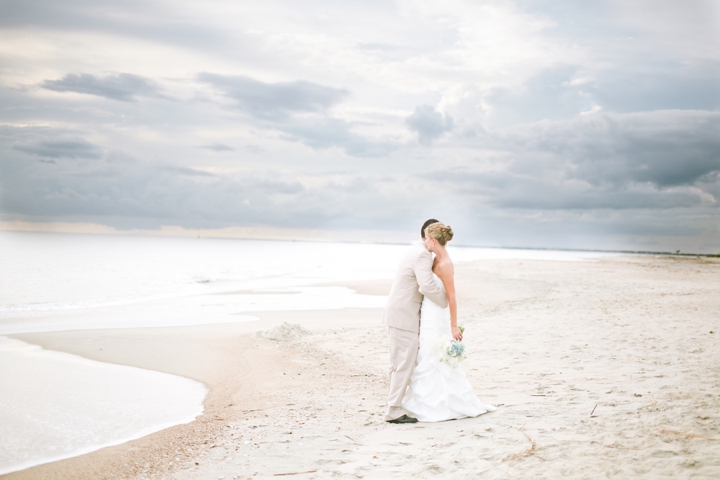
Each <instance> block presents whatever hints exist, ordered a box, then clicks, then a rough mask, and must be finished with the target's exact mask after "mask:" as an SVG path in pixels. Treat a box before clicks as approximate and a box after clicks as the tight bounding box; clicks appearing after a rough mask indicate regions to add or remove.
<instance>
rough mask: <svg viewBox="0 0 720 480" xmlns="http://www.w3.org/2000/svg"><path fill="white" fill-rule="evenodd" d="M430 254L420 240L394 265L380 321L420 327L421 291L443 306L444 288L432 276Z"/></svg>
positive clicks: (413, 328) (410, 328)
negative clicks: (394, 269) (394, 272)
mask: <svg viewBox="0 0 720 480" xmlns="http://www.w3.org/2000/svg"><path fill="white" fill-rule="evenodd" d="M432 264H433V257H432V253H430V252H429V251H428V250H427V248H425V245H424V244H423V243H419V242H418V243H417V244H413V246H412V247H411V248H410V250H409V251H408V253H407V254H406V255H405V257H403V259H402V261H401V262H400V264H399V265H398V270H397V274H396V275H395V280H394V281H393V284H392V288H391V289H390V295H389V297H388V301H387V305H386V306H385V312H384V313H383V324H385V325H387V326H389V327H395V328H398V329H400V330H407V331H409V332H419V331H420V305H421V304H422V300H423V295H424V296H426V297H429V298H430V300H432V301H433V302H435V303H437V304H438V305H440V306H442V307H447V305H448V300H447V296H446V295H445V291H444V290H443V289H442V288H440V287H439V286H438V285H437V284H436V283H435V281H434V279H433V273H432Z"/></svg>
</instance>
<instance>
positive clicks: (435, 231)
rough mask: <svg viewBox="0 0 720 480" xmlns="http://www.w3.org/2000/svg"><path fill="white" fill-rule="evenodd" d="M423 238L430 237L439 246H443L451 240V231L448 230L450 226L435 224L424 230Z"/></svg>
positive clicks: (450, 229)
mask: <svg viewBox="0 0 720 480" xmlns="http://www.w3.org/2000/svg"><path fill="white" fill-rule="evenodd" d="M425 236H426V237H432V238H434V239H435V240H437V241H438V242H439V243H440V245H443V246H445V244H446V243H447V242H449V241H450V240H452V238H453V231H452V228H450V225H445V224H444V223H441V222H437V223H433V224H432V225H429V226H428V227H427V228H426V229H425Z"/></svg>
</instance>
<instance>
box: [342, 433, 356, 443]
mask: <svg viewBox="0 0 720 480" xmlns="http://www.w3.org/2000/svg"><path fill="white" fill-rule="evenodd" d="M345 436H346V437H347V438H349V439H350V440H352V441H353V442H355V443H358V441H357V440H355V439H354V438H352V437H351V436H350V435H345Z"/></svg>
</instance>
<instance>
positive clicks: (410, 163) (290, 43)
mask: <svg viewBox="0 0 720 480" xmlns="http://www.w3.org/2000/svg"><path fill="white" fill-rule="evenodd" d="M561 3H562V2H561ZM563 5H564V6H562V8H561V6H560V4H558V3H557V2H553V3H552V4H547V5H546V4H542V3H534V4H532V5H529V4H525V3H522V2H519V3H512V2H469V1H468V2H463V1H456V2H438V3H428V2H413V1H399V2H395V3H387V4H378V5H374V4H366V5H362V6H361V5H358V4H356V3H352V2H351V3H346V4H343V3H340V4H338V3H332V4H328V3H325V2H311V3H308V4H304V5H303V6H302V7H301V6H299V5H296V4H294V3H292V2H265V3H263V4H262V5H256V6H254V7H252V8H251V7H248V6H247V5H239V4H236V3H235V2H227V3H223V2H221V3H219V4H215V6H214V7H213V8H212V9H210V8H205V7H204V6H203V5H202V4H196V5H178V6H176V7H173V9H169V7H168V6H166V5H165V4H163V3H157V2H139V3H132V4H127V3H126V2H122V3H119V2H105V3H104V4H102V5H97V4H95V3H93V2H86V1H79V0H73V1H69V2H62V3H57V2H39V1H31V2H22V3H17V2H8V1H0V13H3V15H0V18H2V20H0V39H2V42H0V45H3V46H2V47H0V64H2V65H3V68H2V69H1V70H0V125H1V126H0V220H5V221H12V220H21V221H35V222H50V221H63V222H67V221H76V222H93V223H99V224H103V225H109V226H113V227H117V228H124V229H132V228H144V229H148V228H149V229H152V228H159V227H160V226H163V225H172V226H179V227H184V228H189V229H193V228H195V229H212V228H227V227H244V226H250V225H265V226H268V227H279V228H305V229H372V230H387V231H398V230H408V231H412V232H414V231H415V229H416V228H415V227H416V224H418V223H420V222H422V221H423V220H424V219H425V218H426V217H430V216H435V217H439V218H442V219H443V220H445V221H447V222H448V223H450V224H452V225H453V227H454V228H455V229H456V231H458V232H459V233H461V235H459V236H458V240H460V239H462V240H463V242H462V243H465V244H476V245H506V246H534V247H560V248H600V249H618V248H620V249H643V250H653V249H655V250H675V249H677V248H679V249H681V250H685V251H697V252H711V253H717V252H720V205H719V204H718V199H719V198H720V48H719V47H720V34H719V33H718V32H720V12H719V10H718V6H717V3H716V2H710V1H692V2H689V3H683V4H682V5H679V4H677V3H676V2H646V3H643V2H640V3H637V2H636V3H633V4H632V5H626V4H625V2H614V1H607V2H599V3H597V4H593V6H592V8H591V7H589V6H588V8H585V7H583V8H581V9H578V8H575V7H573V5H575V4H574V3H572V2H570V3H567V4H564V3H563Z"/></svg>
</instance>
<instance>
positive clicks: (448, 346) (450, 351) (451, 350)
mask: <svg viewBox="0 0 720 480" xmlns="http://www.w3.org/2000/svg"><path fill="white" fill-rule="evenodd" d="M464 330H465V329H464V328H462V327H460V331H461V332H462V331H464ZM438 350H439V353H440V361H441V362H445V363H447V364H448V365H450V366H451V367H453V368H457V366H458V363H460V362H462V361H463V360H465V359H466V358H467V355H466V354H465V344H463V343H462V342H460V341H458V340H455V339H453V338H452V337H450V336H449V335H444V336H442V337H441V338H440V342H439V343H438Z"/></svg>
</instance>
